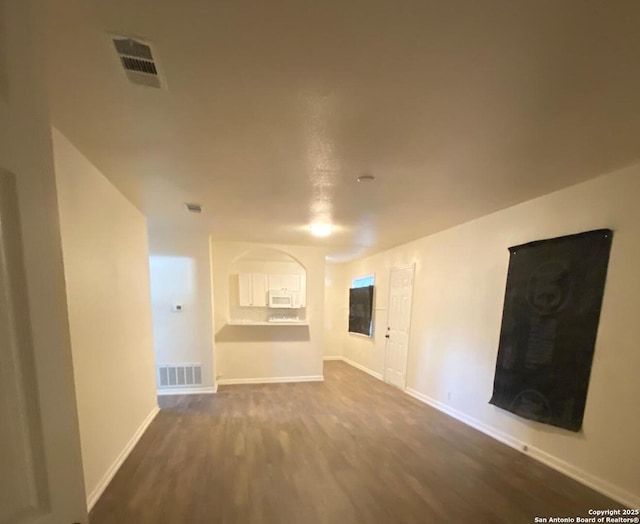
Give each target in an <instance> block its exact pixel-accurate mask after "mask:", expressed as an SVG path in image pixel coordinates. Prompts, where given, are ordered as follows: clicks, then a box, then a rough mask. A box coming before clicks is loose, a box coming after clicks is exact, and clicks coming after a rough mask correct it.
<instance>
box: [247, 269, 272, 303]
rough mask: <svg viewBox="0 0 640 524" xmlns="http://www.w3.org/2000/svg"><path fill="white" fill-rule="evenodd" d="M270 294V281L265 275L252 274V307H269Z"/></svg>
mask: <svg viewBox="0 0 640 524" xmlns="http://www.w3.org/2000/svg"><path fill="white" fill-rule="evenodd" d="M268 292H269V279H268V277H267V275H265V274H263V273H251V297H252V304H251V305H252V306H255V307H267V294H268Z"/></svg>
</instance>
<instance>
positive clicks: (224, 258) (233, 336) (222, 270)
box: [210, 242, 325, 381]
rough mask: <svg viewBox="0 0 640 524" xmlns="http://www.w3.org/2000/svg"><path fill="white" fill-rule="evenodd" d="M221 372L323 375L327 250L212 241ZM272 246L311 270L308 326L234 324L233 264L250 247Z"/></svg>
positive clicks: (227, 375)
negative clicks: (231, 310)
mask: <svg viewBox="0 0 640 524" xmlns="http://www.w3.org/2000/svg"><path fill="white" fill-rule="evenodd" d="M210 248H211V280H212V283H213V297H214V307H213V309H214V333H215V344H216V373H217V375H218V376H219V378H220V379H221V380H223V381H225V380H246V379H256V380H274V379H279V378H292V379H293V378H304V377H315V378H318V377H321V376H322V355H323V340H324V270H325V260H324V250H322V249H320V248H315V247H302V246H281V245H271V244H269V245H265V244H250V243H243V242H211V244H210ZM265 248H271V249H275V250H278V251H283V252H285V253H287V254H289V255H290V256H292V257H293V258H294V259H295V260H297V261H298V262H300V263H301V264H302V265H303V266H304V268H305V270H306V273H307V278H306V281H307V308H306V320H307V321H308V323H309V325H308V326H229V325H227V322H228V320H229V304H230V295H229V292H230V286H229V282H230V278H229V275H230V274H231V271H233V268H232V264H233V262H234V261H235V260H237V259H238V258H240V257H241V256H242V255H244V254H245V253H247V252H250V251H253V250H256V249H265Z"/></svg>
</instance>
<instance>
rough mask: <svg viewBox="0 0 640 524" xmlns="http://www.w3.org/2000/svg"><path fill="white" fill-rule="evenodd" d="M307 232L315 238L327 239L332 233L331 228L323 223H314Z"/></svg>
mask: <svg viewBox="0 0 640 524" xmlns="http://www.w3.org/2000/svg"><path fill="white" fill-rule="evenodd" d="M309 231H311V234H312V235H313V236H315V237H328V236H329V235H330V234H331V233H332V232H333V226H332V225H331V224H327V223H325V222H316V223H314V224H311V225H310V226H309Z"/></svg>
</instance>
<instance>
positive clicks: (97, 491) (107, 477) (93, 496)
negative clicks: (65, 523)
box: [87, 406, 160, 511]
mask: <svg viewBox="0 0 640 524" xmlns="http://www.w3.org/2000/svg"><path fill="white" fill-rule="evenodd" d="M159 411H160V408H159V407H158V406H155V407H154V408H153V409H152V410H151V412H150V413H149V414H148V415H147V418H145V419H144V421H143V422H142V424H141V425H140V427H139V428H138V429H137V430H136V432H135V433H134V434H133V436H132V437H131V440H129V442H128V443H127V445H126V446H125V447H124V449H123V450H122V451H121V452H120V455H118V458H116V460H115V461H114V462H113V464H111V466H110V467H109V469H108V470H107V472H106V473H105V474H104V476H103V477H102V479H101V480H100V482H99V483H98V485H97V486H96V487H95V488H93V490H92V491H91V493H89V495H88V496H87V508H88V510H89V511H91V510H92V509H93V506H95V504H96V502H98V499H99V498H100V497H101V496H102V494H103V493H104V490H105V489H107V486H108V485H109V483H110V482H111V481H112V480H113V477H114V476H115V474H116V473H117V472H118V470H119V469H120V466H122V464H123V463H124V461H125V460H127V457H128V456H129V453H131V451H132V450H133V448H135V447H136V444H137V443H138V441H139V440H140V438H141V437H142V435H144V432H145V431H146V430H147V428H148V427H149V425H150V424H151V422H153V419H154V418H155V416H156V415H157V414H158V412H159Z"/></svg>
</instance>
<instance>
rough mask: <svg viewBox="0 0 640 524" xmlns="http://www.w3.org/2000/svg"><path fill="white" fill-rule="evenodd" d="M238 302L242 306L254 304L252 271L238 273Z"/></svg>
mask: <svg viewBox="0 0 640 524" xmlns="http://www.w3.org/2000/svg"><path fill="white" fill-rule="evenodd" d="M238 304H240V305H241V306H252V305H253V297H252V285H251V273H240V274H239V275H238Z"/></svg>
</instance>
